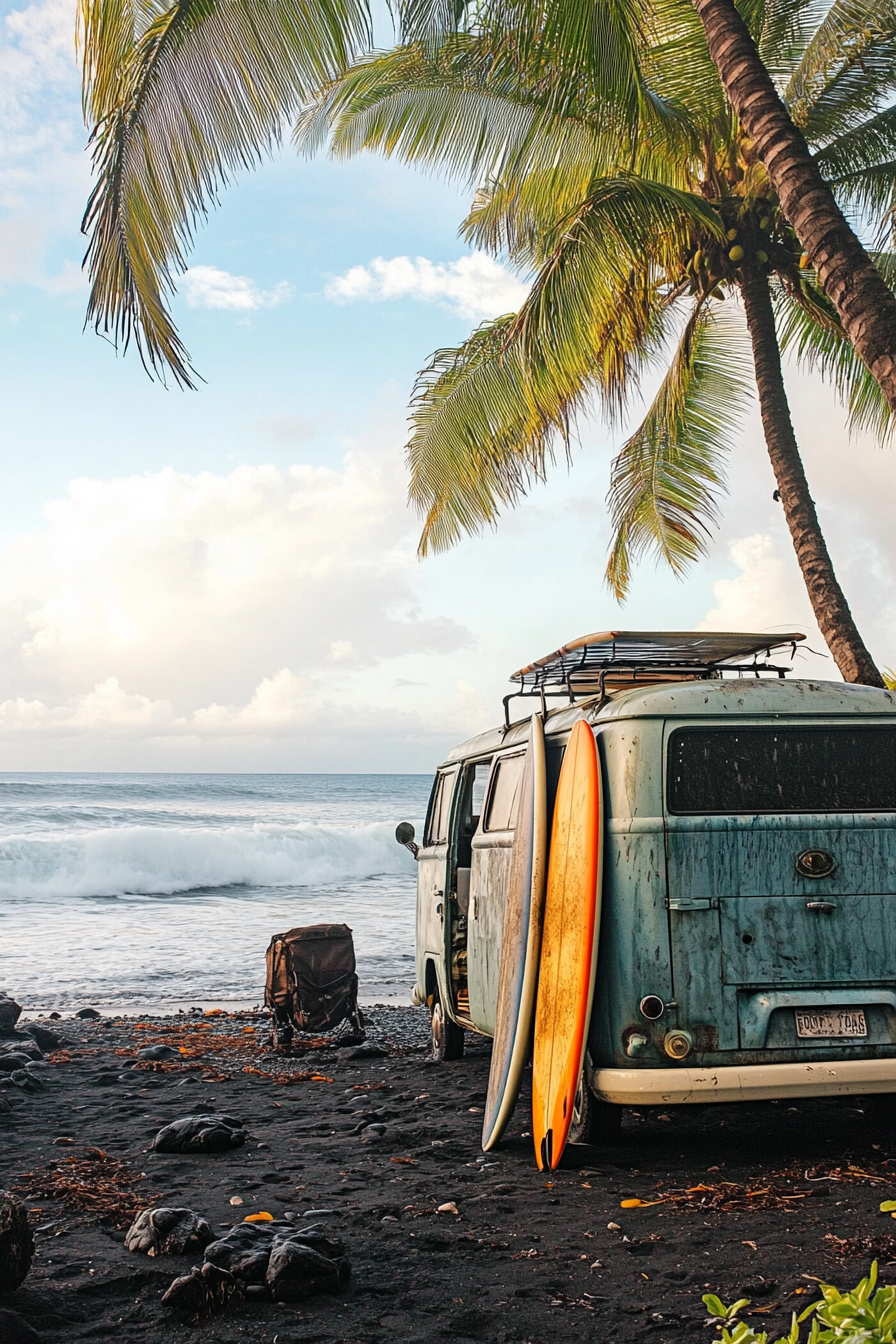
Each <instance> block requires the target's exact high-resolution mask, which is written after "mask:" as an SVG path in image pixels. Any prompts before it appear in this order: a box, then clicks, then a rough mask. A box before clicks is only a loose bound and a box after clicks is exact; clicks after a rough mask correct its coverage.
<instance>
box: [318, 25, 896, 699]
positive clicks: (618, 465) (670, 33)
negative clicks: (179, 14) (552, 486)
mask: <svg viewBox="0 0 896 1344" xmlns="http://www.w3.org/2000/svg"><path fill="white" fill-rule="evenodd" d="M841 8H842V7H841ZM836 9H837V6H836V5H835V6H833V7H832V8H831V10H830V12H829V13H828V15H827V17H826V19H825V25H826V26H824V32H823V34H821V35H820V30H819V28H818V27H817V21H818V13H819V9H818V6H812V5H807V4H800V3H797V0H792V3H790V4H786V3H780V4H774V3H772V0H769V2H768V3H762V0H756V2H755V3H754V4H752V5H751V7H750V15H751V22H752V26H753V28H754V30H755V34H756V37H757V40H758V42H759V46H760V49H761V50H763V52H764V55H765V58H766V60H767V61H768V62H769V63H770V64H771V65H772V66H773V68H774V69H775V70H776V71H777V73H778V77H779V79H780V81H781V83H782V85H783V86H784V87H785V89H786V90H787V91H788V92H787V97H788V98H789V99H790V100H791V101H793V102H795V101H796V100H797V99H798V100H799V103H800V106H801V108H803V109H804V116H805V119H806V124H807V128H808V130H809V134H810V135H811V136H812V137H813V141H814V145H815V149H816V156H815V157H816V163H817V164H818V165H819V166H820V168H821V170H822V171H823V172H824V173H825V174H826V175H827V176H828V178H829V180H830V182H831V184H832V186H833V188H834V189H835V190H836V191H837V192H838V194H839V195H840V197H841V199H842V200H843V202H844V204H845V205H847V206H848V207H850V208H853V209H856V210H866V211H870V212H871V213H873V214H874V215H875V217H877V218H880V217H882V216H883V215H884V214H885V213H886V211H887V210H888V209H889V206H890V204H891V199H892V193H893V180H894V164H893V157H894V151H896V108H894V109H891V110H889V111H888V112H884V113H874V114H873V115H870V116H869V115H866V114H867V111H868V109H867V108H866V107H864V105H862V106H858V105H856V104H855V103H854V102H853V100H851V99H846V98H844V97H843V95H842V89H841V81H840V80H839V78H838V77H837V71H838V69H839V67H838V66H837V65H836V62H828V64H827V65H826V66H824V68H823V69H819V62H818V59H817V51H816V48H817V45H818V42H819V41H820V40H821V36H823V37H824V40H825V42H826V43H827V44H828V48H829V49H833V48H835V47H836V45H837V42H838V40H839V41H840V43H841V46H842V47H843V50H844V52H845V51H846V50H847V49H848V48H849V45H850V43H851V41H852V25H851V21H849V22H848V21H847V17H848V16H846V15H845V14H841V22H840V25H839V27H838V24H837V21H836V15H835V14H834V10H836ZM583 14H584V11H583V10H582V8H581V7H580V6H575V5H571V4H566V3H559V2H558V3H546V4H544V5H542V6H531V5H527V6H521V5H510V6H507V5H506V4H494V5H488V4H485V5H483V6H481V7H480V8H479V9H478V10H477V12H476V19H475V23H474V24H471V25H470V26H468V27H467V28H466V29H464V30H463V31H459V32H456V33H453V34H450V35H448V36H446V37H445V38H444V39H443V41H442V43H441V45H439V46H438V47H436V48H427V47H426V46H424V45H422V44H419V43H418V44H406V45H405V46H403V47H400V48H398V49H396V50H395V51H393V52H389V53H386V54H382V55H379V54H374V55H372V56H371V57H369V58H366V59H364V60H363V61H361V62H359V63H358V64H357V65H356V66H355V67H354V68H353V69H352V70H351V71H349V72H348V73H347V74H345V75H344V76H342V77H341V78H340V79H338V80H336V81H334V82H333V83H332V85H331V86H330V87H329V88H328V89H327V90H325V91H324V92H323V93H322V95H321V96H320V98H319V99H318V100H317V101H316V103H315V104H314V105H313V106H312V107H310V108H309V109H307V110H306V112H305V114H304V115H303V117H302V118H301V120H300V122H299V126H298V139H299V143H300V144H301V145H302V146H303V147H304V148H305V149H306V150H309V151H313V150H315V149H317V148H318V147H319V146H320V144H321V143H322V142H323V140H324V138H325V135H326V134H327V133H329V135H330V143H331V150H332V152H333V153H334V154H336V155H339V156H344V155H349V154H354V153H357V152H359V151H361V150H364V149H372V150H376V151H379V152H381V153H383V154H386V155H392V156H396V157H399V158H401V159H403V160H404V161H406V162H408V163H412V164H416V165H418V166H421V167H425V168H428V169H434V170H436V171H442V172H445V173H448V174H452V175H454V176H461V177H463V176H465V177H466V179H467V180H468V181H470V182H471V183H472V184H474V185H476V186H477V191H476V197H475V200H474V204H473V207H472V209H471V211H470V213H469V215H468V217H467V219H466V220H465V221H464V224H463V226H462V231H463V234H464V236H465V238H466V239H467V240H468V241H469V242H471V243H474V244H475V245H477V246H479V247H480V248H483V249H485V250H487V251H489V252H491V253H493V254H496V255H503V256H505V257H506V258H507V259H508V260H509V261H510V263H511V264H512V265H514V266H515V267H516V268H517V269H518V270H519V271H521V272H522V273H524V274H527V275H529V276H530V277H531V278H532V285H531V290H530V293H529V297H528V298H527V300H526V302H525V303H524V305H523V306H522V308H521V309H520V311H519V312H518V313H516V314H512V315H508V316H506V317H502V318H499V319H498V320H497V321H495V322H491V323H486V324H484V325H482V326H481V327H479V328H478V329H477V330H476V331H475V332H474V333H473V334H472V335H471V336H470V338H469V339H468V340H467V341H465V342H464V343H463V344H462V345H460V346H458V347H455V348H451V349H444V350H439V351H437V352H436V354H435V355H434V356H433V357H432V360H431V362H430V364H429V365H428V366H427V367H426V368H425V369H424V370H423V372H422V373H421V374H420V376H419V378H418V382H417V386H416V389H415V395H414V401H413V419H412V434H411V438H410V442H409V447H408V459H409V465H410V471H411V486H410V494H411V499H412V501H413V502H414V504H415V505H416V506H417V508H418V509H419V510H420V512H421V514H422V515H423V517H424V528H423V535H422V539H421V547H420V549H421V552H422V553H424V554H425V553H427V552H429V551H434V550H443V549H445V548H447V547H449V546H451V545H452V544H454V543H455V542H456V541H457V540H458V539H459V538H460V537H461V536H462V535H463V534H464V533H470V532H475V531H477V530H478V529H480V528H482V527H483V526H487V525H493V524H494V523H495V521H496V519H497V517H498V516H499V514H500V512H501V511H502V509H504V508H506V507H508V506H512V505H513V504H515V503H516V502H517V501H518V500H519V499H520V498H521V497H522V496H523V495H524V494H525V493H526V492H527V490H528V489H529V488H530V487H531V486H532V485H533V483H534V482H536V481H539V480H542V479H544V476H545V474H546V472H547V470H548V468H549V466H550V465H551V463H552V462H553V461H554V459H555V457H556V455H557V452H558V450H562V451H565V452H567V453H568V451H569V445H570V440H571V433H572V426H573V423H574V421H575V419H576V417H577V416H580V415H581V414H582V413H583V412H584V411H586V409H587V407H588V406H589V403H590V402H591V401H592V400H594V401H596V402H597V403H598V404H599V405H601V406H602V407H603V409H604V410H605V411H606V413H607V414H608V416H609V418H610V419H611V420H617V421H618V420H619V419H620V418H621V417H622V416H623V415H625V414H627V413H628V412H629V411H630V409H631V406H632V403H633V401H634V400H635V398H636V396H637V395H638V393H639V390H640V386H641V384H642V382H643V380H644V378H645V376H647V375H648V374H649V373H650V372H651V371H653V370H655V369H656V368H657V367H659V368H660V369H661V370H663V373H662V377H661V380H660V385H659V389H658V391H657V393H656V395H655V397H654V399H653V402H652V404H651V405H650V407H649V409H648V411H647V414H646V415H645V417H644V418H643V420H642V421H641V423H640V425H639V426H638V427H637V429H636V430H635V431H634V433H633V434H631V435H630V436H629V437H628V439H627V440H626V442H625V444H624V445H623V448H622V450H621V452H620V453H619V455H618V457H617V458H616V460H615V462H614V465H613V470H612V476H611V483H610V493H609V497H608V504H609V509H610V514H611V518H612V522H613V526H614V537H613V542H612V546H611V553H610V561H609V565H608V569H607V578H608V581H609V583H610V585H611V587H612V588H613V590H614V591H615V593H616V594H617V596H619V597H620V598H621V597H624V595H625V593H626V591H627V589H628V586H629V583H630V580H631V573H632V567H633V564H634V562H635V561H636V560H637V559H638V558H639V557H640V556H641V555H642V554H643V553H644V552H646V551H648V550H652V551H654V552H655V553H656V554H657V555H658V556H659V557H660V558H661V559H662V560H664V561H665V562H666V563H667V564H668V565H669V566H670V567H671V568H672V569H673V570H674V571H675V572H679V573H680V572H682V571H683V569H684V568H685V567H686V566H687V564H688V563H690V562H691V561H693V560H694V559H695V558H696V557H697V556H698V555H699V554H701V553H702V552H703V551H704V550H705V548H706V544H707V539H708V536H709V535H710V530H711V526H712V524H713V522H714V521H715V518H716V516H717V511H718V506H719V497H720V494H721V492H722V490H723V485H724V473H725V458H726V455H727V453H728V451H729V450H730V447H731V444H732V441H733V438H734V434H735V433H736V431H737V429H738V427H739V422H740V417H741V416H742V414H743V412H744V410H745V407H746V405H747V402H748V399H749V396H750V393H751V391H752V388H753V386H754V385H755V387H756V389H757V390H758V397H759V408H760V413H761V418H762V425H763V431H764V435H765V440H766V445H767V448H768V452H769V457H770V460H771V464H772V468H773V471H774V475H775V482H776V485H777V492H778V493H777V496H776V497H779V498H780V501H781V504H782V506H783V509H784V514H785V518H786V521H787V524H788V527H789V529H790V533H791V537H792V541H793V545H794V550H795V552H796V555H797V559H798V562H799V565H800V568H801V571H802V573H803V577H804V581H805V584H806V589H807V592H808V594H809V598H810V601H811V603H812V608H813V612H814V614H815V617H816V620H817V621H818V624H819V628H820V629H821V631H822V634H823V635H824V637H825V639H826V641H827V643H828V646H829V648H830V649H831V652H832V654H833V656H834V658H835V661H836V663H837V665H838V667H839V669H840V671H841V673H842V675H843V676H844V678H845V679H846V680H849V681H859V682H865V683H867V684H870V685H875V686H881V685H882V684H883V682H882V679H881V676H880V673H879V671H878V669H877V667H876V666H875V664H874V661H873V659H872V658H871V656H870V654H869V653H868V650H867V649H866V647H865V645H864V643H863V641H862V639H861V636H860V634H859V632H858V629H857V628H856V625H855V621H854V620H853V617H852V615H851V612H850V610H849V606H848V603H847V601H846V598H845V596H844V594H843V591H842V589H841V587H840V585H839V583H838V581H837V578H836V575H835V573H834V569H833V565H832V563H831V559H830V556H829V554H828V551H827V547H826V545H825V542H824V537H823V535H822V532H821V528H820V526H819V522H818V517H817V513H816V510H815V505H814V503H813V501H812V498H811V494H810V491H809V486H808V482H807V479H806V475H805V471H804V468H803V464H802V461H801V457H800V453H799V450H798V446H797V442H796V437H795V433H794V429H793V425H792V421H791V416H790V411H789V406H788V401H787V395H786V390H785V386H784V379H783V373H782V350H786V349H787V348H791V349H793V350H794V352H795V353H796V354H797V356H798V357H799V358H800V359H801V360H802V361H803V363H804V364H806V365H807V366H808V367H810V368H815V369H817V370H819V371H820V372H821V373H822V375H823V376H825V377H826V378H828V379H830V380H832V381H833V382H834V384H835V386H836V387H837V390H838V391H839V392H840V394H841V395H842V396H843V398H844V400H845V402H846V404H847V406H848V409H849V414H850V417H851V421H852V424H853V425H854V426H861V427H871V428H873V429H875V430H877V431H878V432H883V433H885V432H886V431H887V430H888V428H889V419H890V410H889V407H888V405H887V402H886V401H885V399H884V397H883V396H882V394H881V392H880V389H879V387H878V385H877V384H876V382H875V381H874V379H873V378H872V376H871V374H870V373H869V371H868V369H867V368H866V367H865V365H864V364H863V363H862V361H861V360H860V359H859V358H858V357H857V355H856V352H855V350H854V348H853V346H852V345H851V343H850V341H849V339H848V337H847V335H846V332H845V330H844V328H843V326H842V324H841V321H840V318H839V316H838V314H837V311H836V309H835V307H834V305H833V304H832V303H831V302H830V300H829V299H828V298H827V296H826V295H825V293H824V292H823V289H822V288H821V286H820V283H819V280H818V276H817V274H816V272H815V271H814V269H813V268H812V267H811V266H809V265H808V264H807V262H808V259H807V257H806V256H805V254H804V253H803V249H802V247H801V245H800V243H799V241H798V239H797V237H796V234H795V232H794V230H793V228H792V227H791V225H790V223H789V221H788V219H787V218H786V216H785V214H784V212H783V210H782V209H781V205H780V202H779V199H778V196H777V193H776V191H775V189H774V186H773V184H772V182H771V181H770V179H769V176H768V174H767V172H766V170H765V168H764V166H763V164H762V163H761V162H760V161H759V159H758V157H757V155H756V152H755V147H754V145H753V143H752V141H751V140H750V139H749V138H748V137H747V136H746V135H745V134H744V132H743V129H742V127H741V126H740V123H739V122H738V120H737V118H736V116H735V115H734V114H733V112H732V109H731V107H730V104H729V103H728V101H727V99H726V98H725V95H724V92H723V90H722V88H721V85H720V83H719V80H718V77H717V74H716V70H715V67H714V65H713V63H712V61H711V59H710V56H709V52H708V50H707V47H706V43H705V40H704V35H703V31H702V27H701V24H700V21H699V18H698V16H697V14H696V11H695V10H694V9H693V8H692V7H691V6H690V5H686V6H682V5H681V4H680V3H678V0H654V2H653V3H650V4H648V3H634V4H630V5H625V6H617V5H612V4H609V3H608V4H604V5H600V6H594V7H593V8H591V9H590V10H589V11H588V16H587V21H586V19H585V18H583V17H582V16H583ZM785 18H786V20H787V21H786V22H785V21H784V20H785ZM888 40H889V39H887V41H888ZM881 41H882V42H884V38H883V37H882V38H881ZM870 45H871V46H872V47H873V43H872V44H870ZM884 260H885V261H886V262H889V258H885V259H884ZM731 298H734V299H735V300H736V302H735V303H731V302H729V303H727V304H725V300H726V299H731ZM744 319H745V322H744Z"/></svg>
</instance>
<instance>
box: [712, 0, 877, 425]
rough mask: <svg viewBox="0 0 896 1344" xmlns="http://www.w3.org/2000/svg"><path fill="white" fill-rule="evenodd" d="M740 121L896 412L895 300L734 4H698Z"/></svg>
mask: <svg viewBox="0 0 896 1344" xmlns="http://www.w3.org/2000/svg"><path fill="white" fill-rule="evenodd" d="M692 2H693V4H694V7H695V8H696V10H697V13H698V14H699V15H700V18H701V20H702V22H703V27H704V29H705V31H706V38H707V42H708V43H709V53H710V55H711V57H712V59H713V61H714V63H715V65H716V68H717V69H718V72H719V77H720V79H721V81H722V84H723V86H724V89H725V92H726V93H727V95H728V99H729V101H730V103H731V105H732V107H733V108H734V110H735V112H736V113H737V115H738V117H739V119H740V123H741V125H742V126H743V128H744V130H745V131H746V133H747V135H748V136H749V137H750V139H751V140H752V141H753V143H754V145H755V147H756V153H757V154H758V155H759V158H760V159H761V160H762V162H763V163H764V164H765V168H766V171H767V172H768V175H769V177H770V178H771V181H772V185H773V186H774V188H775V191H776V192H777V193H778V199H779V200H780V202H781V206H782V209H783V210H784V213H785V215H786V216H787V218H788V219H789V220H790V223H791V224H792V226H793V228H794V230H795V232H796V235H797V237H798V238H799V240H800V242H801V243H802V245H803V247H804V248H805V250H806V252H807V253H808V255H809V257H810V258H811V261H812V264H813V265H814V266H815V268H816V270H817V272H818V278H819V280H820V281H821V284H822V286H823V288H824V292H825V294H827V296H828V298H829V299H830V300H831V302H832V303H833V304H834V306H835V308H836V309H837V312H838V313H839V315H840V320H841V322H842V323H843V327H844V329H845V331H846V334H847V335H848V337H849V339H850V340H851V341H852V343H853V345H854V346H855V348H856V350H857V351H858V353H859V356H860V357H861V359H862V360H863V361H864V363H865V364H866V365H867V366H868V368H869V370H870V371H871V373H872V374H873V376H874V378H875V379H876V380H877V382H878V383H879V384H880V388H881V391H882V392H883V394H884V396H885V397H886V399H887V401H888V403H889V405H890V408H891V410H894V411H896V295H894V294H893V293H892V291H891V290H890V288H889V287H888V286H887V285H886V283H885V282H884V280H883V277H882V276H881V274H880V272H879V271H878V270H877V268H876V266H875V265H874V263H873V262H872V260H871V258H870V257H869V256H868V253H867V252H866V251H865V249H864V247H863V246H862V244H861V243H860V242H859V239H858V238H857V237H856V235H855V234H854V233H853V231H852V229H851V228H850V226H849V224H848V223H847V222H846V219H845V218H844V216H843V212H842V211H841V209H840V207H839V206H838V204H837V202H836V200H835V198H834V194H833V192H832V191H831V189H830V187H829V186H828V184H827V183H826V182H825V180H824V178H823V177H822V175H821V173H820V172H819V170H818V167H817V165H816V163H815V160H814V159H813V158H812V155H811V153H810V152H809V147H808V145H807V144H806V141H805V138H804V136H803V134H802V132H801V131H800V130H799V129H798V128H797V127H796V126H795V125H794V124H793V122H792V121H791V119H790V114H789V113H788V111H787V108H786V107H785V106H784V104H783V102H782V101H781V99H780V97H779V96H778V93H777V90H776V89H775V86H774V84H773V83H772V80H771V76H770V75H769V73H768V71H767V70H766V68H765V66H764V65H763V63H762V59H761V57H760V55H759V52H758V51H757V50H756V44H755V43H754V41H753V39H752V37H751V36H750V33H749V31H748V29H747V27H746V24H745V23H744V21H743V19H742V18H741V17H740V14H739V13H738V12H737V8H736V7H735V4H734V0H692Z"/></svg>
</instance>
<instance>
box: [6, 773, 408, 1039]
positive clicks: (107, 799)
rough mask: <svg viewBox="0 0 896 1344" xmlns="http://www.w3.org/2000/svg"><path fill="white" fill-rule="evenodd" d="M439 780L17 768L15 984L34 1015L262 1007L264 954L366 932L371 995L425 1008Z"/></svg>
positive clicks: (9, 907) (362, 938) (363, 961)
mask: <svg viewBox="0 0 896 1344" xmlns="http://www.w3.org/2000/svg"><path fill="white" fill-rule="evenodd" d="M431 783H432V780H431V777H430V776H427V775H261V774H256V775H226V774H209V775H188V774H171V775H162V774H121V775H117V774H7V775H0V989H3V990H5V991H6V993H8V994H11V995H12V996H13V997H14V998H15V999H17V1000H18V1002H19V1003H20V1004H22V1006H23V1007H24V1008H25V1009H26V1010H27V1011H28V1012H29V1014H30V1013H36V1012H41V1013H45V1012H50V1011H54V1010H55V1011H58V1012H60V1013H67V1012H72V1011H75V1010H77V1009H79V1008H83V1007H93V1008H97V1009H99V1010H100V1011H101V1012H103V1011H104V1010H106V1011H108V1010H115V1011H119V1012H126V1011H133V1010H147V1009H160V1010H163V1011H176V1010H177V1009H178V1008H183V1009H187V1008H190V1007H194V1006H198V1007H203V1008H210V1007H234V1008H235V1007H251V1006H253V1005H255V1004H259V1003H261V1002H262V999H263V994H264V976H265V960H264V954H265V948H266V947H267V945H268V943H269V941H270V939H271V937H272V935H273V934H275V933H282V932H283V931H284V930H286V929H289V928H293V927H295V926H297V925H302V924H319V923H345V924H348V925H349V927H350V928H351V929H352V930H353V933H354V942H355V955H356V957H357V962H358V976H359V980H360V996H361V1001H362V1002H365V1003H409V1002H410V997H411V990H412V988H413V983H414V908H415V865H414V861H413V859H412V858H411V855H410V854H409V853H408V851H407V850H406V849H403V848H401V846H399V845H398V844H396V842H395V839H394V831H395V826H396V824H397V823H398V822H399V821H411V822H413V823H414V825H415V826H416V828H417V832H418V834H419V833H420V832H421V830H422V821H423V816H424V813H425V810H426V803H427V799H428V797H429V790H430V785H431Z"/></svg>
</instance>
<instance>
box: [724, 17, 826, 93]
mask: <svg viewBox="0 0 896 1344" xmlns="http://www.w3.org/2000/svg"><path fill="white" fill-rule="evenodd" d="M752 3H753V5H754V9H755V15H756V17H755V26H754V25H751V24H749V22H748V26H750V27H751V31H753V32H754V36H755V38H756V45H757V47H758V49H759V55H760V56H761V58H762V62H763V64H764V65H765V67H766V69H767V70H768V72H769V74H770V75H771V76H772V78H773V79H775V80H777V81H782V80H785V79H788V80H789V79H790V78H792V76H793V73H794V70H795V69H796V67H797V66H798V65H799V63H800V61H801V60H802V58H803V56H804V55H805V51H806V47H807V46H808V44H809V42H810V41H811V40H812V38H813V37H814V35H815V33H816V32H817V30H818V28H819V26H820V24H822V23H823V22H824V20H825V17H826V15H827V13H828V11H829V9H830V8H831V0H752ZM741 13H743V6H741Z"/></svg>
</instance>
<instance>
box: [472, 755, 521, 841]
mask: <svg viewBox="0 0 896 1344" xmlns="http://www.w3.org/2000/svg"><path fill="white" fill-rule="evenodd" d="M525 761H526V758H525V756H504V757H502V758H501V759H500V760H499V761H498V762H497V763H496V767H495V773H494V775H493V776H492V785H491V788H490V789H489V794H488V806H487V810H486V814H485V824H484V826H483V827H482V829H483V830H484V831H511V830H513V828H514V826H515V825H516V810H517V806H518V804H519V792H520V781H521V779H522V777H523V765H524V764H525Z"/></svg>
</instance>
